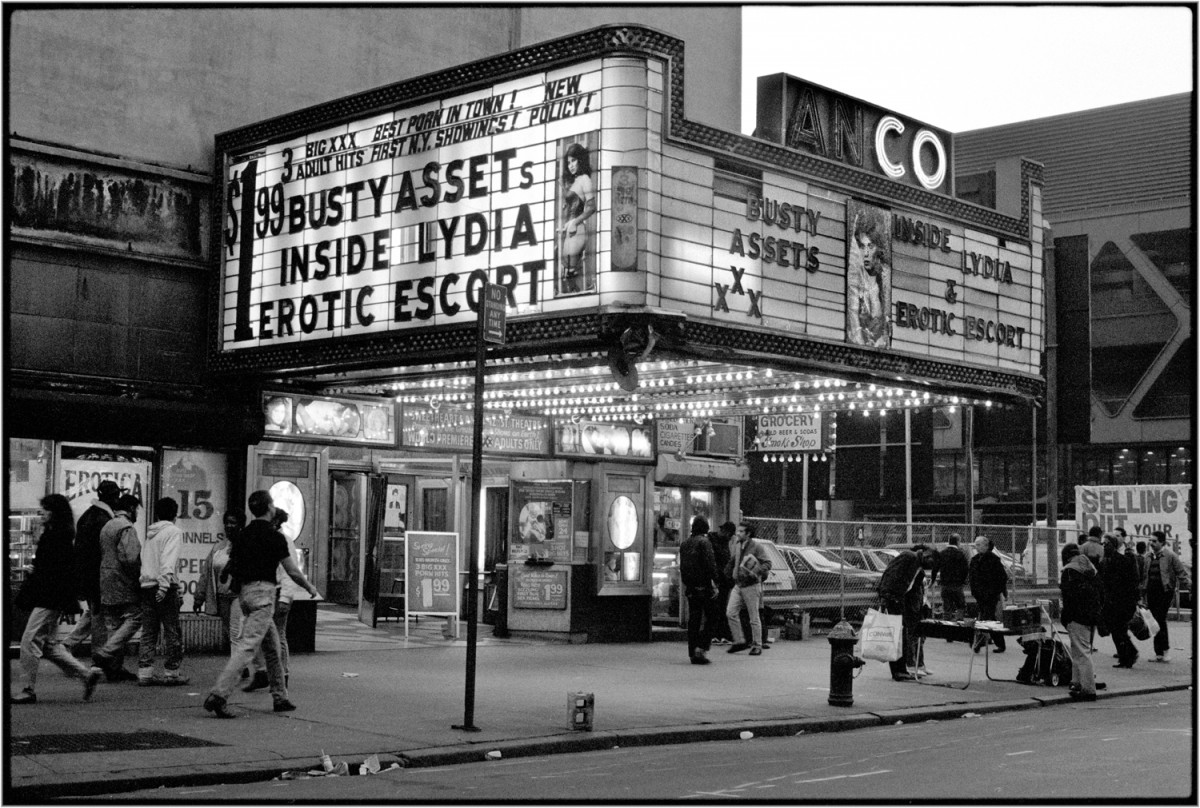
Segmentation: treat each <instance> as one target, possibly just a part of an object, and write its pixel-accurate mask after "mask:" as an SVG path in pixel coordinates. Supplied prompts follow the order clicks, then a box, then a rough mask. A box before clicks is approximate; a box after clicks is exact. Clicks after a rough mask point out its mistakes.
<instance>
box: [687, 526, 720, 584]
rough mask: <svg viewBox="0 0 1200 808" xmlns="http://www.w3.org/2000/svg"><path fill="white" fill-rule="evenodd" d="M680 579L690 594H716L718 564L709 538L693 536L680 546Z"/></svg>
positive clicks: (699, 535) (700, 535)
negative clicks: (701, 592) (714, 583)
mask: <svg viewBox="0 0 1200 808" xmlns="http://www.w3.org/2000/svg"><path fill="white" fill-rule="evenodd" d="M679 579H680V580H681V581H682V582H683V585H684V587H685V588H686V589H687V590H688V591H689V592H692V591H696V592H700V591H703V592H704V593H706V594H708V595H712V594H714V593H715V589H714V588H713V582H714V581H716V580H717V562H716V559H715V558H714V556H713V548H712V543H711V542H710V541H709V540H708V536H705V535H703V534H693V535H691V536H688V537H687V538H686V539H684V540H683V544H681V545H679Z"/></svg>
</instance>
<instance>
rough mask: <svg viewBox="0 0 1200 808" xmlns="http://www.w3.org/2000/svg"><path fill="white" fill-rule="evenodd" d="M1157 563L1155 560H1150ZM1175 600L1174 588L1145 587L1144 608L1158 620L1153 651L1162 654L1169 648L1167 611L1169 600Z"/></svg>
mask: <svg viewBox="0 0 1200 808" xmlns="http://www.w3.org/2000/svg"><path fill="white" fill-rule="evenodd" d="M1152 563H1154V564H1157V563H1158V562H1157V561H1154V562H1152ZM1173 600H1175V590H1174V589H1162V588H1160V587H1157V586H1150V587H1148V588H1147V589H1146V608H1148V609H1149V610H1150V614H1152V615H1154V619H1155V620H1157V621H1158V633H1157V634H1155V635H1154V653H1156V654H1158V655H1159V656H1162V655H1163V654H1165V653H1167V651H1170V650H1171V635H1170V634H1169V633H1168V632H1167V612H1169V611H1170V610H1171V602H1172V601H1173Z"/></svg>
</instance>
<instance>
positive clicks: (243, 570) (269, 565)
mask: <svg viewBox="0 0 1200 808" xmlns="http://www.w3.org/2000/svg"><path fill="white" fill-rule="evenodd" d="M249 505H250V514H251V515H252V516H253V517H254V519H252V520H251V522H250V524H249V525H248V526H247V527H246V529H245V530H244V531H243V532H242V535H241V536H239V537H238V540H237V542H236V543H234V545H233V549H232V551H231V552H230V560H229V564H228V565H227V566H226V568H225V571H226V573H227V574H232V575H233V577H234V588H235V589H237V591H238V606H239V608H241V610H242V613H243V615H244V617H245V620H244V621H243V624H242V636H241V638H240V640H239V641H238V646H237V648H236V650H235V653H234V654H233V656H232V657H231V658H230V659H229V661H228V662H226V663H225V667H224V668H223V669H222V670H221V673H220V674H219V675H218V676H217V681H216V683H214V684H213V687H212V690H211V691H210V692H209V694H208V697H207V698H206V699H205V700H204V709H205V710H207V711H208V712H210V713H213V714H214V715H215V716H217V717H218V718H233V717H234V713H232V712H230V711H229V709H228V706H227V702H228V698H229V694H230V693H232V692H233V688H234V687H235V686H236V685H237V682H238V679H239V678H240V675H241V671H242V668H244V667H246V666H247V665H248V664H249V663H250V660H251V659H253V658H254V655H255V653H257V652H258V649H259V648H260V647H261V648H262V649H263V654H264V656H265V658H266V664H267V678H268V680H269V683H270V688H271V698H272V701H273V702H274V710H275V712H277V713H282V712H287V711H290V710H294V709H296V705H295V704H293V703H292V702H291V701H289V700H288V692H287V683H286V682H285V681H284V678H283V667H282V665H281V663H280V658H279V631H278V629H276V627H275V622H274V619H273V618H274V613H275V587H276V580H275V575H276V569H277V568H278V566H279V564H280V563H282V564H283V566H284V569H286V570H287V572H288V575H290V576H291V578H292V580H293V581H295V582H296V583H297V584H299V585H300V586H301V587H303V588H304V589H305V590H306V591H307V592H308V593H309V594H311V595H312V596H313V597H315V598H319V597H320V596H321V594H320V593H319V592H318V591H317V588H316V587H315V586H313V585H312V584H310V583H309V582H308V579H307V578H305V577H304V573H303V572H301V571H300V568H299V567H298V566H296V559H294V558H293V557H292V556H291V555H290V554H289V553H288V545H287V540H286V539H285V538H284V537H283V534H281V533H280V532H279V531H277V530H275V529H274V528H272V527H271V519H272V517H274V515H275V503H274V502H273V500H272V499H271V495H270V493H268V492H267V491H261V490H260V491H255V492H253V493H252V494H251V495H250V499H249Z"/></svg>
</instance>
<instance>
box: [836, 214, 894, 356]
mask: <svg viewBox="0 0 1200 808" xmlns="http://www.w3.org/2000/svg"><path fill="white" fill-rule="evenodd" d="M846 222H847V227H846V231H847V233H848V234H849V236H850V237H849V238H848V239H847V243H846V338H847V339H848V340H849V341H850V342H852V343H854V344H855V345H866V346H868V347H871V348H886V347H888V344H889V343H890V336H891V333H890V330H889V329H888V312H889V311H890V310H891V305H892V219H891V216H890V215H889V214H888V212H887V211H886V210H883V209H882V208H877V207H875V206H873V205H867V204H865V203H862V202H859V201H858V200H855V199H851V200H850V201H848V202H847V203H846Z"/></svg>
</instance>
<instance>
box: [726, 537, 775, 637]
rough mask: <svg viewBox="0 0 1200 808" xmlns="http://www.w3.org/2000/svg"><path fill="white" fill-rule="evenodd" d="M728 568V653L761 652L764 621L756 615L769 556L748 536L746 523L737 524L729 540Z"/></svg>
mask: <svg viewBox="0 0 1200 808" xmlns="http://www.w3.org/2000/svg"><path fill="white" fill-rule="evenodd" d="M727 571H728V573H729V575H730V577H732V578H733V584H734V585H733V590H732V591H731V592H730V593H729V605H728V606H727V607H726V608H725V619H726V620H727V621H728V622H729V633H730V634H732V635H733V645H731V646H729V650H728V652H727V653H730V654H736V653H737V652H738V651H745V650H746V649H747V648H749V649H750V656H759V655H760V654H762V640H763V625H762V618H761V617H760V615H759V608H760V607H761V606H762V582H763V581H765V580H767V576H768V575H769V574H770V572H771V560H770V559H769V558H767V551H766V550H764V549H763V548H762V545H760V544H759V543H758V542H756V541H755V540H754V539H752V538H751V537H750V533H749V531H748V529H747V527H746V525H738V527H737V532H736V533H735V534H734V536H733V541H732V542H730V544H729V566H728V568H727ZM742 609H745V610H746V613H747V614H748V615H749V617H750V639H749V641H747V640H746V635H745V633H744V632H743V631H742V617H741V611H742Z"/></svg>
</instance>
